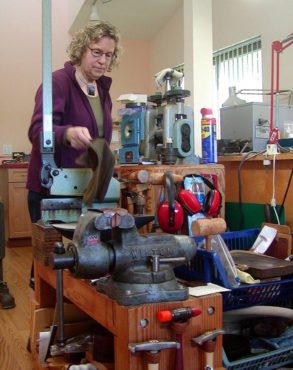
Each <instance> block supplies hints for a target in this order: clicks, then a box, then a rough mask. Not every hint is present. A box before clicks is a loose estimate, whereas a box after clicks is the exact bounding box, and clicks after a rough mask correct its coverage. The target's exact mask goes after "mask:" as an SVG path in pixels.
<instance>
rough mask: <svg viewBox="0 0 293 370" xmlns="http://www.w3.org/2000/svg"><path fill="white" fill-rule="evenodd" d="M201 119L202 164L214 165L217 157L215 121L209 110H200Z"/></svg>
mask: <svg viewBox="0 0 293 370" xmlns="http://www.w3.org/2000/svg"><path fill="white" fill-rule="evenodd" d="M200 113H201V115H202V118H201V145H202V161H203V163H216V162H217V161H218V155H217V129H216V119H215V118H214V117H213V111H212V109H210V108H202V109H201V110H200Z"/></svg>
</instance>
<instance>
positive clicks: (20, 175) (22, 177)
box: [8, 169, 27, 182]
mask: <svg viewBox="0 0 293 370" xmlns="http://www.w3.org/2000/svg"><path fill="white" fill-rule="evenodd" d="M26 178H27V169H9V170H8V182H26Z"/></svg>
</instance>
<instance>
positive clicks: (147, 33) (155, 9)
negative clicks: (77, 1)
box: [69, 0, 183, 40]
mask: <svg viewBox="0 0 293 370" xmlns="http://www.w3.org/2000/svg"><path fill="white" fill-rule="evenodd" d="M182 1H183V0H85V1H84V3H83V5H82V6H81V8H80V11H79V12H78V14H77V16H76V18H75V20H74V21H73V24H72V25H71V27H70V30H69V32H70V33H73V32H75V31H78V30H79V29H81V28H82V27H83V26H84V25H85V24H86V23H88V22H89V20H90V15H91V12H92V6H93V4H94V7H95V13H96V15H97V16H98V19H102V20H106V21H109V22H111V23H112V24H113V25H115V26H116V27H117V28H118V29H119V31H120V33H121V35H122V36H123V38H126V39H132V40H151V39H152V38H153V37H154V36H155V35H156V33H157V32H158V31H159V30H160V28H161V27H162V26H163V25H165V23H166V22H167V21H168V20H169V19H170V17H172V15H173V14H174V13H175V11H176V9H177V8H178V7H179V6H180V5H181V4H182Z"/></svg>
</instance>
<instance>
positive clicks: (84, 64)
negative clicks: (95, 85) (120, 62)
mask: <svg viewBox="0 0 293 370" xmlns="http://www.w3.org/2000/svg"><path fill="white" fill-rule="evenodd" d="M114 50H115V41H114V40H113V39H111V38H110V37H107V36H105V37H102V38H101V39H100V40H99V42H92V43H90V45H89V46H88V47H87V48H86V51H85V53H84V54H83V56H82V59H81V63H80V68H81V71H82V73H83V74H84V76H86V77H87V79H88V81H89V82H91V81H93V80H97V79H99V78H100V77H101V76H103V75H104V74H105V72H106V71H107V69H108V68H109V65H110V63H111V60H112V56H113V53H114Z"/></svg>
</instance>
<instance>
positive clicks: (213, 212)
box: [177, 175, 222, 216]
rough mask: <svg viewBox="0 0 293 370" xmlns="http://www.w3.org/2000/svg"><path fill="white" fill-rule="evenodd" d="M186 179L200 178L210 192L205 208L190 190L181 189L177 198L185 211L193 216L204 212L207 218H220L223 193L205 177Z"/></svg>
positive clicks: (205, 201)
mask: <svg viewBox="0 0 293 370" xmlns="http://www.w3.org/2000/svg"><path fill="white" fill-rule="evenodd" d="M185 177H200V178H201V179H202V180H203V182H204V183H205V185H206V186H208V187H209V188H210V191H208V192H207V194H206V196H205V200H204V204H203V206H201V204H200V202H199V200H198V199H197V197H196V195H194V194H193V193H192V192H191V191H190V190H186V189H180V190H179V192H178V196H177V198H178V200H179V201H180V203H181V204H182V206H183V207H184V209H185V210H186V211H187V212H188V213H189V214H190V215H193V214H195V213H198V212H204V213H205V215H206V216H218V214H219V211H220V208H221V203H222V196H221V193H220V192H219V191H218V190H217V189H216V188H215V187H214V185H213V184H212V183H211V182H210V181H209V180H207V179H206V178H205V177H203V176H200V175H187V176H185ZM185 177H184V178H185ZM183 183H184V181H183Z"/></svg>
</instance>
